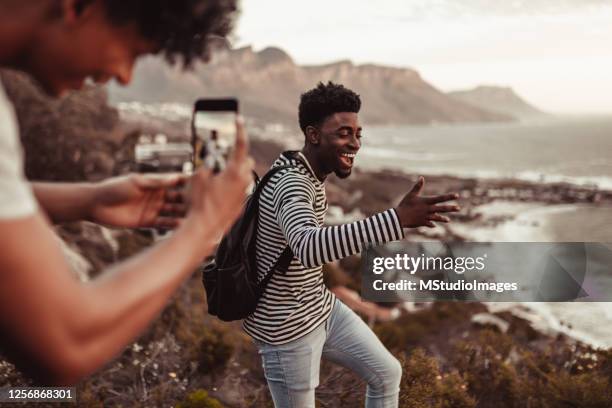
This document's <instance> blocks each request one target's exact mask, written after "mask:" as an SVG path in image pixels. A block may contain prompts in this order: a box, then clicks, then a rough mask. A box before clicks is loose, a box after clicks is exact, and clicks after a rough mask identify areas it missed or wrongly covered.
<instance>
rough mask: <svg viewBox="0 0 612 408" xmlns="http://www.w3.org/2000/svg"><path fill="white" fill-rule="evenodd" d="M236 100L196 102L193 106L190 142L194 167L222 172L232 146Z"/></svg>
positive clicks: (234, 138) (236, 107) (236, 113)
mask: <svg viewBox="0 0 612 408" xmlns="http://www.w3.org/2000/svg"><path fill="white" fill-rule="evenodd" d="M237 115H238V100H237V99H234V98H227V99H199V100H197V101H196V103H195V104H194V107H193V118H192V121H191V133H192V137H191V143H192V147H193V165H194V168H198V167H200V166H206V167H208V168H210V169H212V170H213V172H215V173H218V172H220V171H222V170H223V169H224V168H225V166H226V164H227V160H228V158H229V155H230V153H231V151H232V150H233V149H234V146H235V145H236V117H237Z"/></svg>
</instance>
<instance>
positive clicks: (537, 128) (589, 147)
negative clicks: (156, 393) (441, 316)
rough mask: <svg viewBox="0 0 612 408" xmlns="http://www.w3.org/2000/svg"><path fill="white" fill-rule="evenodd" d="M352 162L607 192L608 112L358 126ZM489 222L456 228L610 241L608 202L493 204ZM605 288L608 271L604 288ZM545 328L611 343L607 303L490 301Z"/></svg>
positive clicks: (497, 237) (610, 167)
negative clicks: (494, 218) (497, 220)
mask: <svg viewBox="0 0 612 408" xmlns="http://www.w3.org/2000/svg"><path fill="white" fill-rule="evenodd" d="M357 160H358V161H357V163H356V165H357V166H358V167H360V168H365V169H372V170H375V169H376V170H377V169H382V168H389V169H395V170H401V171H404V172H409V173H412V174H415V173H416V174H424V175H427V174H444V175H451V176H460V177H476V178H513V179H520V180H527V181H537V182H557V181H564V182H569V183H573V184H578V185H585V186H590V187H594V188H600V189H606V190H610V189H612V116H611V117H590V118H587V117H581V118H579V117H576V118H571V117H566V118H553V117H547V118H544V119H540V120H537V121H533V122H527V123H514V124H478V125H452V126H450V125H438V126H387V127H365V128H364V132H363V147H362V150H361V151H360V153H359V155H358V158H357ZM481 211H482V213H483V215H488V216H491V215H501V214H504V215H514V216H515V217H514V218H513V219H511V220H509V221H507V222H504V223H501V224H499V225H496V226H494V227H482V228H474V227H471V226H469V225H465V226H461V228H459V227H458V232H460V233H463V234H464V235H465V236H467V237H469V239H471V240H473V241H517V242H518V241H521V242H530V241H531V242H537V241H541V242H572V241H579V242H583V241H588V242H608V243H610V242H612V207H609V206H599V207H593V206H590V205H571V204H563V205H553V206H549V205H544V204H537V203H509V202H494V203H491V204H488V205H486V206H483V208H482V210H481ZM607 290H610V291H612V271H611V276H610V286H609V288H608V289H607ZM489 307H490V309H491V310H492V311H496V310H504V309H506V310H511V311H513V312H514V313H516V314H517V315H519V316H522V317H524V318H527V319H529V320H530V321H532V323H533V324H534V326H536V327H537V328H539V329H540V330H544V331H551V332H555V331H560V332H564V333H566V334H568V335H570V336H572V337H574V338H576V339H579V340H581V341H584V342H586V343H589V344H591V345H593V346H596V347H606V348H607V347H612V302H606V303H604V302H600V303H595V302H591V303H586V302H568V303H497V304H489Z"/></svg>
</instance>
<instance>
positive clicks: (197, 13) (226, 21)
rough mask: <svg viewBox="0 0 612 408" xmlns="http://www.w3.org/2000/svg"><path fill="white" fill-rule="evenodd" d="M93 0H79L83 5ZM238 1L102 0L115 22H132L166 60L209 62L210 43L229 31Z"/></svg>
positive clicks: (188, 64) (185, 62)
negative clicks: (155, 45) (157, 47)
mask: <svg viewBox="0 0 612 408" xmlns="http://www.w3.org/2000/svg"><path fill="white" fill-rule="evenodd" d="M92 1H93V0H81V2H80V3H78V4H79V5H80V7H85V6H86V5H87V4H88V3H91V2H92ZM237 1H238V0H102V2H103V4H104V6H105V8H106V12H107V14H108V17H109V19H110V21H111V22H113V23H115V24H118V25H119V24H129V23H135V24H136V26H137V27H138V30H139V31H140V34H141V35H142V36H143V37H144V38H146V39H147V40H151V41H152V42H154V43H155V44H157V45H158V46H159V51H160V52H161V53H163V54H164V56H165V57H166V59H167V60H168V62H170V63H175V62H177V61H178V60H181V62H182V63H183V66H185V67H189V66H191V64H192V62H193V61H194V60H196V59H200V60H202V61H205V62H206V61H208V60H209V58H210V49H211V44H212V43H213V42H215V41H217V42H219V41H220V40H221V41H223V40H225V39H226V36H227V35H228V34H229V33H230V32H231V31H232V29H233V23H234V17H235V15H236V14H237V10H238V6H237Z"/></svg>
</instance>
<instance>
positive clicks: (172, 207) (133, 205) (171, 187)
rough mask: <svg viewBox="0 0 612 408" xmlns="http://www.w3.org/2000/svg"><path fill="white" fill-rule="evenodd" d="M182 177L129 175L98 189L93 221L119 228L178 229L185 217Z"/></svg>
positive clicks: (98, 186)
mask: <svg viewBox="0 0 612 408" xmlns="http://www.w3.org/2000/svg"><path fill="white" fill-rule="evenodd" d="M184 177H185V176H183V175H182V174H180V173H172V174H129V175H127V176H121V177H115V178H111V179H108V180H104V181H102V182H100V183H98V184H97V185H96V186H95V193H94V197H95V199H94V204H93V208H92V212H91V220H92V221H94V222H97V223H101V224H106V225H111V226H115V227H128V228H148V227H151V228H152V227H156V228H174V227H176V226H177V225H178V224H179V221H180V219H181V218H182V217H184V215H185V211H186V207H185V204H184V203H183V199H182V195H181V194H180V193H179V192H178V191H177V190H176V189H175V188H176V187H178V186H180V185H181V184H183V182H184Z"/></svg>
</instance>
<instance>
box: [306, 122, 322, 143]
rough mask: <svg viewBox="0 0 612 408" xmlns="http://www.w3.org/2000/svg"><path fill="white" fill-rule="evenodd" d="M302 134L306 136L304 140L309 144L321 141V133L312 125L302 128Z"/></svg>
mask: <svg viewBox="0 0 612 408" xmlns="http://www.w3.org/2000/svg"><path fill="white" fill-rule="evenodd" d="M304 135H305V136H306V141H307V142H308V143H310V144H313V145H318V144H319V143H321V134H320V133H319V130H318V129H317V128H316V127H314V126H306V129H304Z"/></svg>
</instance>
